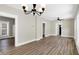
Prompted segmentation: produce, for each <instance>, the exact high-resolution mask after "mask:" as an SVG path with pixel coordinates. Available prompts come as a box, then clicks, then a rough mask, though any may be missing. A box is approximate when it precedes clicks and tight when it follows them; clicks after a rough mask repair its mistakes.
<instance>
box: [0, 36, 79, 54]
mask: <svg viewBox="0 0 79 59" xmlns="http://www.w3.org/2000/svg"><path fill="white" fill-rule="evenodd" d="M0 54H1V55H78V53H77V49H76V46H75V43H74V39H72V38H65V37H60V36H57V37H56V36H49V37H46V38H44V39H41V40H39V41H34V42H31V43H28V44H25V45H22V46H19V47H15V48H12V49H11V50H7V51H1V52H0Z"/></svg>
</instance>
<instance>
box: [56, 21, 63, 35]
mask: <svg viewBox="0 0 79 59" xmlns="http://www.w3.org/2000/svg"><path fill="white" fill-rule="evenodd" d="M59 25H61V28H62V29H63V23H62V21H61V24H59V23H58V22H57V23H56V25H55V26H56V32H55V33H56V36H57V35H59ZM62 29H61V36H62V34H63V30H62Z"/></svg>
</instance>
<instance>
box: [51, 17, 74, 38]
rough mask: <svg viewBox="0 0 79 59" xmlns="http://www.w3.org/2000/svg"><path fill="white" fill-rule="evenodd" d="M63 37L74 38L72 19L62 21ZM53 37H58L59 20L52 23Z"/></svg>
mask: <svg viewBox="0 0 79 59" xmlns="http://www.w3.org/2000/svg"><path fill="white" fill-rule="evenodd" d="M61 23H62V36H63V37H74V20H73V19H72V18H70V19H65V20H62V22H61ZM51 26H52V35H57V30H58V28H57V20H54V21H52V25H51Z"/></svg>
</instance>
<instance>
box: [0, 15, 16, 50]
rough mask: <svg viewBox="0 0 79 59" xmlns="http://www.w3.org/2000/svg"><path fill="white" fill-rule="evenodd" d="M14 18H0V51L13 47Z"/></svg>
mask: <svg viewBox="0 0 79 59" xmlns="http://www.w3.org/2000/svg"><path fill="white" fill-rule="evenodd" d="M14 29H15V18H10V17H5V16H0V51H4V50H8V49H10V48H13V47H15V30H14Z"/></svg>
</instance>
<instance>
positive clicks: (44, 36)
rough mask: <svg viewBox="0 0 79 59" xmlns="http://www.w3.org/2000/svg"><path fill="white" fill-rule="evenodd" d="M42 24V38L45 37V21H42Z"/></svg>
mask: <svg viewBox="0 0 79 59" xmlns="http://www.w3.org/2000/svg"><path fill="white" fill-rule="evenodd" d="M42 26H43V35H42V37H43V38H44V37H45V23H43V24H42Z"/></svg>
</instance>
